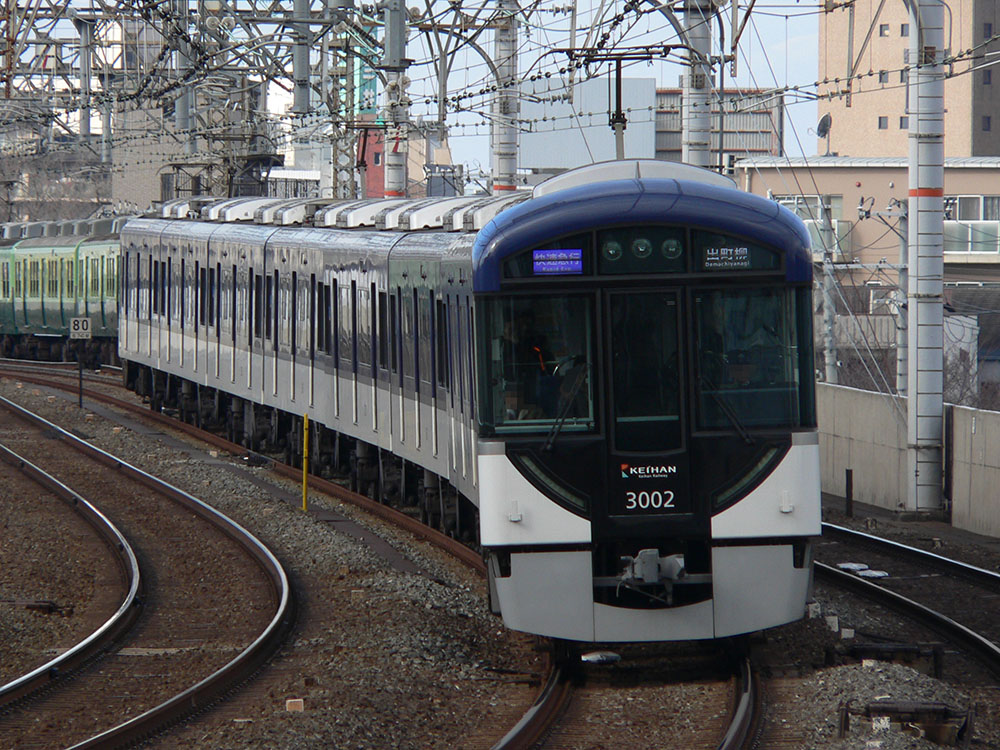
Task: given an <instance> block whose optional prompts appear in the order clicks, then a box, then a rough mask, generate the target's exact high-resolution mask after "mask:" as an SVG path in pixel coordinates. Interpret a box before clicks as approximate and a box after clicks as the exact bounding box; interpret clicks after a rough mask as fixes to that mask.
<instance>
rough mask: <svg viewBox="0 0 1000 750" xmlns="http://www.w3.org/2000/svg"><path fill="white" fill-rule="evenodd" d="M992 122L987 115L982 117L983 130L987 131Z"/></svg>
mask: <svg viewBox="0 0 1000 750" xmlns="http://www.w3.org/2000/svg"><path fill="white" fill-rule="evenodd" d="M992 124H993V123H992V121H991V120H990V116H989V115H983V130H989V129H990V127H991V126H992Z"/></svg>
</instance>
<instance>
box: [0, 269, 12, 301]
mask: <svg viewBox="0 0 1000 750" xmlns="http://www.w3.org/2000/svg"><path fill="white" fill-rule="evenodd" d="M0 286H2V287H3V296H4V299H6V298H7V297H9V296H10V263H9V262H7V261H4V264H3V265H2V266H0Z"/></svg>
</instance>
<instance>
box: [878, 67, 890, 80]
mask: <svg viewBox="0 0 1000 750" xmlns="http://www.w3.org/2000/svg"><path fill="white" fill-rule="evenodd" d="M878 82H879V83H889V71H888V70H880V71H879V72H878Z"/></svg>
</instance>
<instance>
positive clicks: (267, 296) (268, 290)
mask: <svg viewBox="0 0 1000 750" xmlns="http://www.w3.org/2000/svg"><path fill="white" fill-rule="evenodd" d="M273 309H274V285H273V283H272V280H271V277H270V276H268V277H267V286H266V287H265V288H264V338H265V339H267V340H268V341H270V340H271V319H272V318H273V317H274V315H273V313H272V310H273Z"/></svg>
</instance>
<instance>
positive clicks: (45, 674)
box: [0, 445, 142, 707]
mask: <svg viewBox="0 0 1000 750" xmlns="http://www.w3.org/2000/svg"><path fill="white" fill-rule="evenodd" d="M0 460H2V461H3V462H4V463H5V464H7V465H8V466H9V467H11V468H12V469H13V470H16V471H19V472H20V473H22V474H23V475H25V476H26V477H28V478H29V479H30V480H31V481H32V482H33V483H34V484H35V485H36V486H37V487H39V488H40V489H42V490H43V491H45V492H48V493H51V494H52V495H54V496H56V497H58V498H60V499H61V500H63V501H64V502H65V503H67V504H68V505H69V506H70V507H72V508H73V510H74V511H75V512H76V513H78V514H79V515H80V516H81V517H82V518H83V519H84V520H85V521H86V522H87V523H88V524H90V526H91V527H92V528H93V529H94V530H95V531H96V533H97V535H98V536H99V537H100V538H102V539H103V540H104V541H105V542H106V543H107V546H108V548H109V549H110V550H112V552H113V554H114V555H115V558H116V559H117V561H118V565H119V567H120V569H121V571H122V573H123V576H124V581H125V589H126V590H125V596H124V598H123V599H122V601H121V603H120V604H119V606H118V608H117V610H116V611H115V612H114V614H112V615H111V617H109V618H108V619H107V620H105V621H104V622H103V623H102V624H101V625H100V626H99V627H98V628H96V629H95V630H94V631H93V632H92V633H90V634H89V635H88V636H87V637H86V638H83V639H82V640H80V641H79V642H78V643H76V644H75V645H73V646H71V647H69V648H68V649H66V650H65V651H64V652H63V653H61V654H59V655H58V656H56V657H55V658H53V659H51V660H49V661H47V662H46V663H44V664H42V665H41V666H39V667H37V668H35V669H33V670H31V671H30V672H27V673H26V674H24V675H22V676H20V677H18V678H16V679H14V680H11V681H10V682H8V683H7V684H6V685H0V707H3V706H7V705H9V704H10V703H12V702H13V701H15V700H17V699H18V698H21V697H23V696H25V695H29V694H31V693H33V692H34V691H36V690H39V689H41V688H42V687H43V686H45V685H47V684H48V683H50V682H52V681H53V680H55V679H57V678H58V677H59V676H60V675H62V674H64V673H66V672H68V671H70V670H72V669H75V668H76V667H78V666H80V665H81V664H83V663H84V662H86V661H87V660H88V659H90V658H91V657H93V656H95V655H96V654H98V653H100V652H101V651H102V650H104V649H105V648H108V647H109V646H110V644H111V643H113V642H114V640H115V639H116V638H118V637H119V636H120V635H121V634H122V633H123V632H124V631H125V630H127V629H128V628H129V627H130V626H131V625H132V624H133V623H134V622H135V618H136V617H137V616H138V614H139V608H138V604H139V595H140V591H141V586H142V581H141V577H140V571H139V561H138V559H137V558H136V554H135V550H133V549H132V545H131V544H130V543H129V541H128V539H126V538H125V535H124V534H122V532H121V531H120V530H119V529H118V528H117V527H116V526H115V525H114V523H112V522H111V520H110V519H108V517H107V516H105V515H104V514H103V513H102V512H101V511H100V510H99V509H98V508H97V507H96V506H94V505H93V504H92V503H91V502H89V501H88V500H87V499H86V498H84V497H82V496H81V495H79V494H78V493H77V492H75V491H73V490H72V489H71V488H70V487H67V486H66V485H65V484H63V483H62V482H60V481H59V480H57V479H56V478H55V477H53V476H52V475H50V474H48V473H46V472H45V471H43V470H42V469H41V468H39V467H38V466H36V465H35V464H33V463H31V462H30V461H28V460H27V459H25V458H23V457H21V456H19V455H18V454H17V453H15V452H14V451H12V450H10V449H9V448H7V447H6V446H4V445H0Z"/></svg>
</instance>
